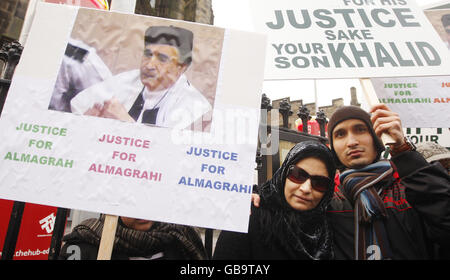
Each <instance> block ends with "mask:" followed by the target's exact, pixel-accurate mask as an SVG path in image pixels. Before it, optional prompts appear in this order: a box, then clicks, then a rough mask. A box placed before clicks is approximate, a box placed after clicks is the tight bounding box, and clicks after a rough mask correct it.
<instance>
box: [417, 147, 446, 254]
mask: <svg viewBox="0 0 450 280" xmlns="http://www.w3.org/2000/svg"><path fill="white" fill-rule="evenodd" d="M417 151H418V152H419V153H420V154H421V155H422V156H423V157H424V158H425V159H426V160H427V162H429V163H430V164H434V163H436V162H437V163H438V164H441V165H442V166H443V167H444V169H445V170H447V173H448V174H449V175H450V151H449V150H448V149H447V148H445V147H443V146H441V145H439V144H437V143H434V142H423V143H419V144H417ZM435 256H436V259H445V260H450V240H447V242H445V243H443V244H436V247H435Z"/></svg>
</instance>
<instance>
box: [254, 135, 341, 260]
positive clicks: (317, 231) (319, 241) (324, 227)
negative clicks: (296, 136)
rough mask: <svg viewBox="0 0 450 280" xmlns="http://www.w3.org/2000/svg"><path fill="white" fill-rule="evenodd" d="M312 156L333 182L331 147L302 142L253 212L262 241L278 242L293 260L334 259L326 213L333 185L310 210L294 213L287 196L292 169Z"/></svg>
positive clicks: (264, 190)
mask: <svg viewBox="0 0 450 280" xmlns="http://www.w3.org/2000/svg"><path fill="white" fill-rule="evenodd" d="M309 157H314V158H318V159H320V160H322V162H324V163H325V165H326V167H327V170H328V174H329V178H330V179H331V182H334V176H335V173H336V166H335V163H334V161H333V155H332V153H331V151H330V150H329V149H328V147H327V146H325V145H323V144H322V143H320V142H317V141H305V142H301V143H299V144H297V145H295V146H294V147H293V148H292V149H291V150H290V151H289V153H288V154H287V156H286V159H285V160H284V162H283V164H282V165H281V167H280V168H279V169H278V170H277V171H276V172H275V174H274V175H273V178H272V179H271V180H269V181H267V182H266V183H265V184H263V185H262V186H261V187H260V188H259V189H258V190H259V195H260V197H261V204H260V205H261V206H260V208H258V209H255V210H256V211H255V212H253V211H252V215H254V214H256V215H255V217H254V218H255V219H257V220H258V222H259V223H260V226H261V229H262V231H263V232H262V233H261V234H262V236H263V242H264V243H266V244H267V245H269V246H270V244H274V240H276V243H278V244H280V245H281V246H282V247H283V248H284V250H285V251H286V252H288V253H289V254H290V255H291V257H292V258H298V259H304V258H305V257H306V258H309V259H314V260H318V259H331V258H332V257H333V252H332V236H331V231H330V226H329V223H328V221H327V219H326V215H325V212H326V209H327V207H328V205H329V204H330V201H331V198H332V196H333V192H334V184H333V183H331V185H330V186H329V188H328V190H327V191H326V192H325V193H324V196H323V197H322V200H321V201H320V203H319V204H318V205H317V207H315V208H314V209H311V210H306V211H298V210H295V209H294V208H292V207H291V206H290V205H289V204H288V202H287V201H286V198H285V196H284V185H285V181H286V176H287V173H288V169H289V166H291V165H295V164H296V163H297V162H299V161H300V160H302V159H304V158H309Z"/></svg>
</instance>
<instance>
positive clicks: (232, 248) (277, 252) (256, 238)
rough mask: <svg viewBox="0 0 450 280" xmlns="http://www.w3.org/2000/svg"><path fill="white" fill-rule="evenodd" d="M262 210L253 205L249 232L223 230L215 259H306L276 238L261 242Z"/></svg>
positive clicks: (216, 248)
mask: <svg viewBox="0 0 450 280" xmlns="http://www.w3.org/2000/svg"><path fill="white" fill-rule="evenodd" d="M259 212H260V210H259V208H255V207H253V206H252V214H251V215H250V221H249V228H248V233H238V232H229V231H222V232H221V233H220V235H219V238H218V239H217V243H216V244H217V245H216V247H215V249H214V256H213V259H215V260H289V259H304V260H307V259H308V258H307V257H306V256H304V257H303V258H302V257H301V256H300V258H299V257H298V256H293V255H292V254H291V253H290V252H288V251H286V250H285V249H284V247H283V246H282V245H281V244H279V243H278V242H277V241H276V240H274V241H273V242H272V243H271V244H270V245H267V244H266V243H263V242H261V240H262V239H263V238H264V237H263V235H262V232H263V230H262V229H261V226H260V224H259V223H258V216H259V214H260V213H259Z"/></svg>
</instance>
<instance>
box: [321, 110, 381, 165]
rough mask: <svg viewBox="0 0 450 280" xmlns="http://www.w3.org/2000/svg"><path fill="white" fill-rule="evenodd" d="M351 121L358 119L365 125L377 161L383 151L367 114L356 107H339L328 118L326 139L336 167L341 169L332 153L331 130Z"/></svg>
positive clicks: (336, 157) (337, 159)
mask: <svg viewBox="0 0 450 280" xmlns="http://www.w3.org/2000/svg"><path fill="white" fill-rule="evenodd" d="M351 119H358V120H361V121H363V122H364V123H365V124H366V126H367V128H368V129H369V132H370V135H372V139H373V143H374V146H375V150H376V151H377V158H376V160H378V159H379V157H380V155H381V153H382V152H383V151H384V150H385V148H384V145H383V142H381V139H380V138H378V136H377V135H376V134H375V130H374V129H373V125H372V122H371V121H370V114H369V113H367V112H366V111H364V110H363V109H361V108H360V107H357V106H344V107H340V108H339V109H337V110H336V112H334V114H333V115H332V116H331V118H330V121H329V122H328V139H329V140H330V147H331V151H332V152H333V155H334V157H335V159H336V163H337V164H338V167H342V166H343V164H342V162H341V161H340V160H339V158H338V156H337V155H336V152H335V151H334V147H333V130H334V128H335V127H336V125H338V124H339V123H341V122H343V121H346V120H351Z"/></svg>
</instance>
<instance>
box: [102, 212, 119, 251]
mask: <svg viewBox="0 0 450 280" xmlns="http://www.w3.org/2000/svg"><path fill="white" fill-rule="evenodd" d="M118 221H119V217H118V216H113V215H105V223H104V225H103V231H102V237H101V239H100V246H99V248H98V255H97V260H110V259H111V254H112V250H113V247H114V239H115V238H116V230H117V223H118Z"/></svg>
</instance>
